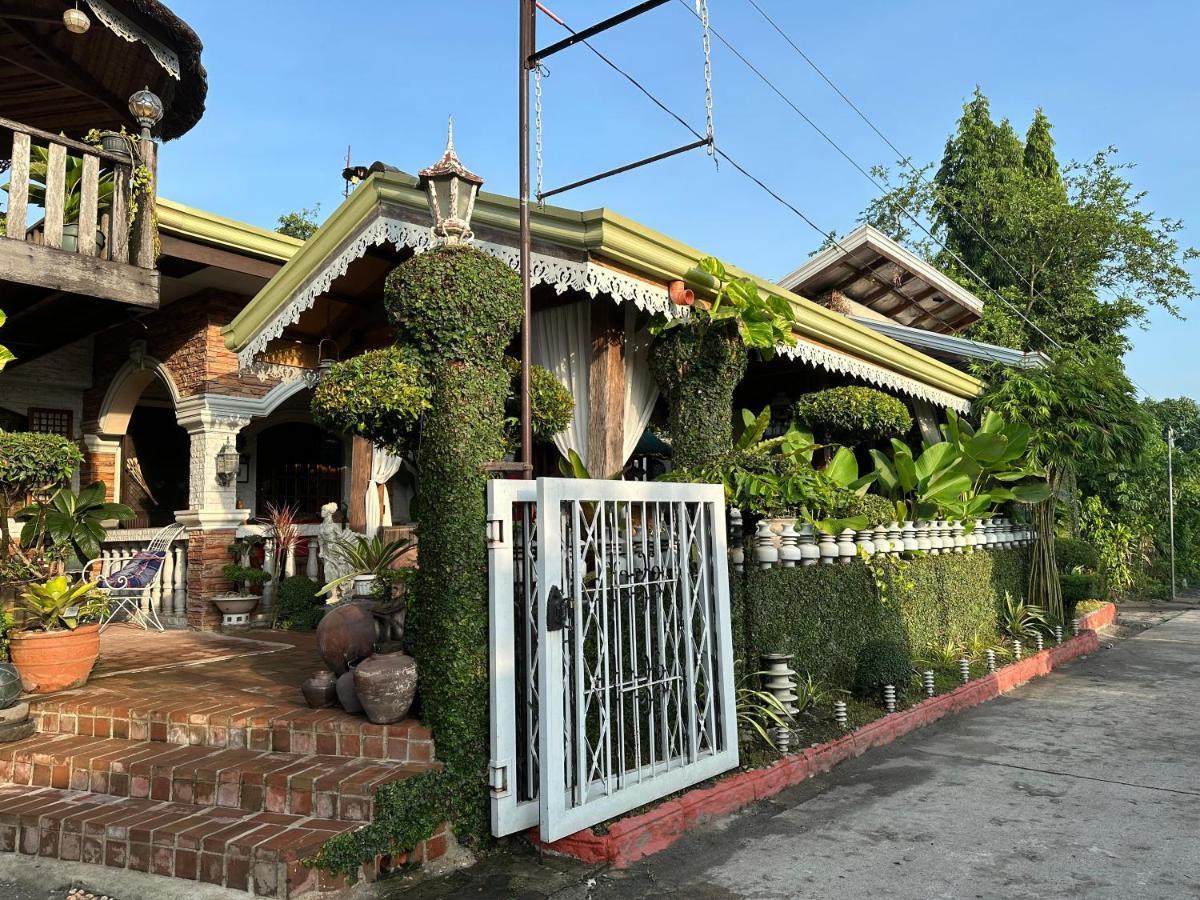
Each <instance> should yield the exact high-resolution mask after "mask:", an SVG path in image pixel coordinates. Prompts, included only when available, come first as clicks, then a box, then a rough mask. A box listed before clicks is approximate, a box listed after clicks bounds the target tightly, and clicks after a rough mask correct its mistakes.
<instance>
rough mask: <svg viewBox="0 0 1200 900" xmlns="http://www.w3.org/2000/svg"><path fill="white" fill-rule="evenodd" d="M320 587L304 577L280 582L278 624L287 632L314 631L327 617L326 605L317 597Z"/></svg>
mask: <svg viewBox="0 0 1200 900" xmlns="http://www.w3.org/2000/svg"><path fill="white" fill-rule="evenodd" d="M317 588H318V585H317V583H316V582H315V581H313V580H312V579H311V578H308V577H306V576H304V575H292V576H290V577H288V578H285V579H283V580H282V581H281V582H279V591H278V593H277V594H276V596H275V612H276V615H277V616H278V618H277V620H276V624H277V625H278V626H279V627H280V628H283V629H285V630H287V631H312V630H313V629H314V628H316V627H317V625H318V623H320V621H321V617H322V616H324V615H325V604H324V603H323V602H322V601H321V599H320V598H319V597H318V596H317Z"/></svg>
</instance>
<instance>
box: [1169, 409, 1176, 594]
mask: <svg viewBox="0 0 1200 900" xmlns="http://www.w3.org/2000/svg"><path fill="white" fill-rule="evenodd" d="M1174 457H1175V429H1174V428H1171V427H1170V426H1168V427H1167V515H1168V518H1169V521H1170V526H1171V599H1172V600H1174V599H1175V597H1176V593H1175V459H1174Z"/></svg>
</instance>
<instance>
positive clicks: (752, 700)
mask: <svg viewBox="0 0 1200 900" xmlns="http://www.w3.org/2000/svg"><path fill="white" fill-rule="evenodd" d="M766 674H767V673H766V672H754V673H747V674H746V675H743V676H742V678H741V679H740V680H739V681H738V685H737V694H736V696H735V697H734V705H735V706H736V708H737V722H738V732H739V733H740V734H742V735H750V734H753V735H757V736H758V738H759V740H761V741H762V742H763V743H764V744H767V745H768V746H769V747H771V749H773V750H776V751H778V750H779V746H778V744H777V743H776V740H775V729H777V728H786V729H790V728H792V727H793V726H794V725H795V718H794V717H793V716H792V714H791V713H790V712H788V710H787V707H786V706H784V705H783V701H781V700H780V699H779V698H778V697H776V696H775V695H774V694H772V693H771V692H770V691H766V690H762V689H761V688H759V687H757V686H756V685H758V684H759V683H761V680H762V678H763V677H764V676H765V675H766Z"/></svg>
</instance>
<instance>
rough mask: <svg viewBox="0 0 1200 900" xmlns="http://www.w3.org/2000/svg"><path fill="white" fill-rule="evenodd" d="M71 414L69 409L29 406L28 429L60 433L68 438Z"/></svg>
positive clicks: (69, 435)
mask: <svg viewBox="0 0 1200 900" xmlns="http://www.w3.org/2000/svg"><path fill="white" fill-rule="evenodd" d="M71 424H72V415H71V410H69V409H45V408H41V407H33V406H31V407H29V430H30V431H36V432H38V433H39V434H61V435H62V436H63V437H65V438H70V437H71V436H72V434H71Z"/></svg>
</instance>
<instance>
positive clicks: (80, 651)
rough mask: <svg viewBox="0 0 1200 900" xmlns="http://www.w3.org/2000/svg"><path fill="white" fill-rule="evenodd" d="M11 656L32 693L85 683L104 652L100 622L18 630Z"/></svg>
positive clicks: (10, 648)
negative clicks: (67, 627)
mask: <svg viewBox="0 0 1200 900" xmlns="http://www.w3.org/2000/svg"><path fill="white" fill-rule="evenodd" d="M9 639H10V641H11V644H10V646H9V656H10V657H11V659H12V661H13V665H15V666H16V667H17V672H19V673H20V675H21V686H22V687H23V688H24V689H25V692H26V693H29V694H49V693H50V692H52V691H66V690H70V689H71V688H77V687H81V686H82V685H83V684H85V683H86V682H87V680H88V676H89V675H91V674H92V667H93V666H95V665H96V658H97V657H98V656H99V655H100V626H99V625H80V626H79V627H78V628H76V629H75V630H74V631H14V632H11V633H10V634H9Z"/></svg>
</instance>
